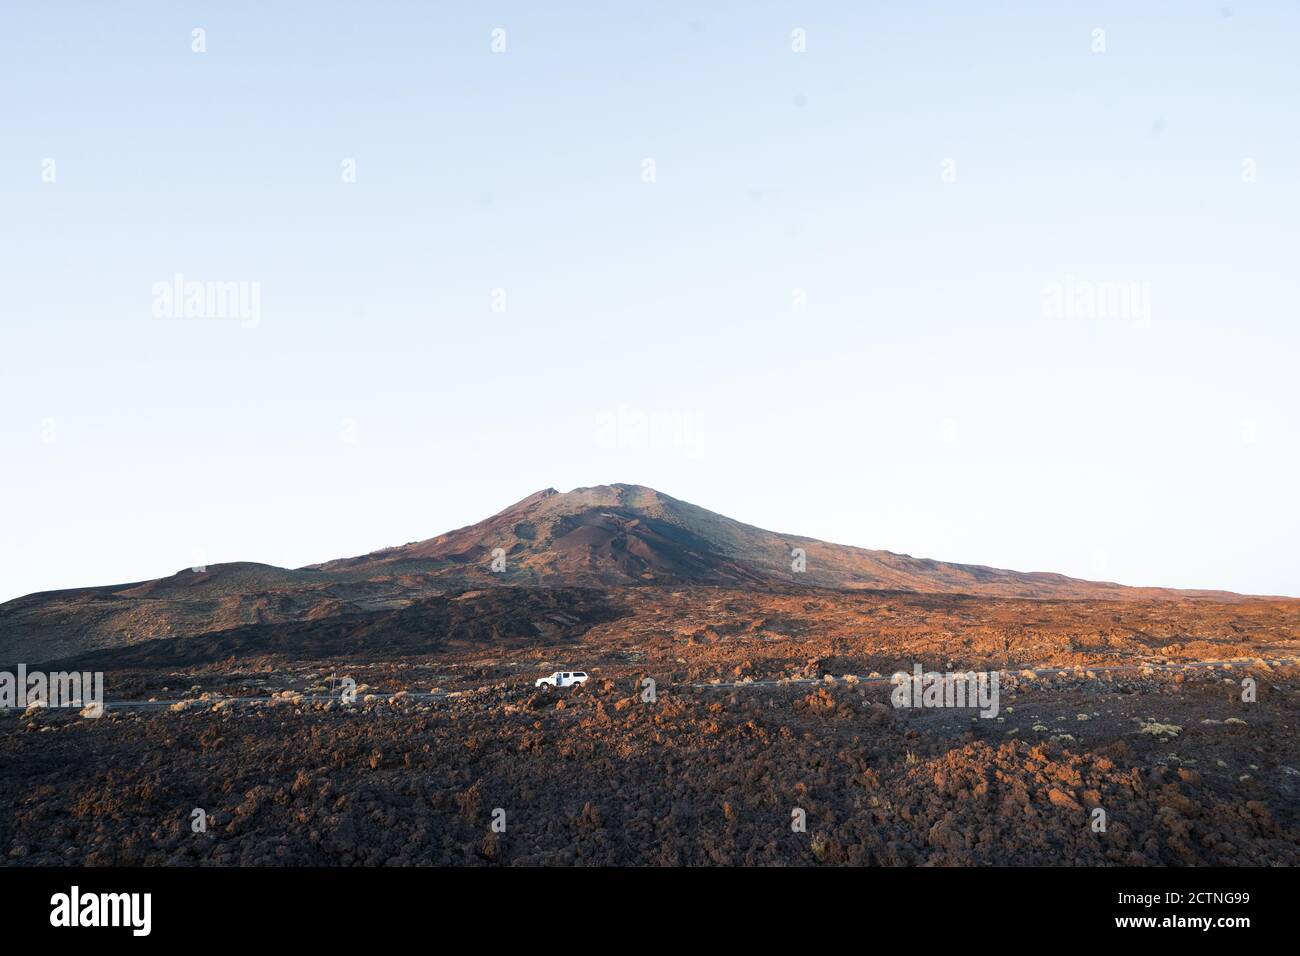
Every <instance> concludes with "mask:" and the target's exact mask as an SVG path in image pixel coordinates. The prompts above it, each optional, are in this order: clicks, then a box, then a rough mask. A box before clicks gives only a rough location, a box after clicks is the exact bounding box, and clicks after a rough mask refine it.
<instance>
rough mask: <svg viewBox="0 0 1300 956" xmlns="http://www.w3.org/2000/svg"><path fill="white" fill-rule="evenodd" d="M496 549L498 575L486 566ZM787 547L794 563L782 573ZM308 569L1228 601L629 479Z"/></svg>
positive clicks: (549, 494)
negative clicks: (863, 535) (1054, 569)
mask: <svg viewBox="0 0 1300 956" xmlns="http://www.w3.org/2000/svg"><path fill="white" fill-rule="evenodd" d="M498 548H499V549H501V551H503V552H504V555H505V571H504V572H501V573H499V574H497V573H493V572H492V571H491V561H492V552H493V550H494V549H498ZM795 548H800V549H802V550H803V551H804V556H805V562H806V569H805V570H804V571H803V572H796V571H794V570H793V568H792V565H793V555H792V552H793V550H794V549H795ZM312 570H319V571H327V572H335V573H339V572H346V573H350V574H357V573H363V574H366V575H374V574H395V573H399V572H402V571H406V572H408V573H409V572H413V571H417V570H418V571H420V572H423V573H426V574H432V575H438V576H447V577H452V578H457V579H464V580H466V581H471V580H473V581H478V580H496V581H498V582H507V583H520V584H589V585H590V584H607V585H614V584H638V583H642V584H644V583H655V584H682V583H702V584H728V585H742V586H746V585H748V586H756V587H765V588H770V587H790V586H795V587H798V586H810V587H823V588H836V589H842V590H858V589H871V590H901V591H917V592H922V593H963V594H977V595H984V596H992V597H1021V598H1025V597H1027V598H1058V599H1059V598H1081V599H1082V598H1089V599H1120V600H1122V599H1126V598H1151V597H1159V596H1161V595H1168V596H1171V597H1173V596H1177V597H1181V598H1187V597H1205V598H1214V599H1221V600H1234V599H1236V598H1237V597H1238V595H1234V594H1231V593H1229V592H1225V591H1173V590H1168V589H1160V588H1130V587H1124V586H1122V585H1119V584H1112V583H1106V582H1093V581H1083V580H1079V579H1077V578H1069V577H1065V576H1064V575H1060V574H1050V573H1044V572H1019V571H1004V570H1000V569H997V568H988V567H983V566H980V565H964V564H950V563H947V562H943V561H934V560H930V559H926V558H913V557H911V556H909V555H905V554H895V553H893V552H890V551H873V550H868V549H865V548H855V547H850V546H848V545H840V544H830V543H828V542H825V541H818V540H817V539H815V538H807V537H803V536H801V535H793V534H779V533H776V532H773V531H766V530H764V529H762V528H756V527H754V526H753V525H747V524H743V523H742V522H739V521H735V520H733V519H731V518H727V517H725V516H724V515H720V514H717V513H715V512H712V511H708V510H706V509H704V508H700V507H698V506H696V505H693V504H690V503H688V502H685V501H679V500H678V499H676V498H672V497H670V496H668V495H665V494H663V493H661V492H658V491H655V490H654V489H652V488H645V487H642V486H639V485H622V484H618V485H598V486H595V487H592V488H577V489H575V490H573V491H570V492H567V493H565V494H561V493H559V492H557V491H556V490H555V489H553V488H548V489H546V490H545V491H539V492H537V493H536V494H532V495H529V496H528V497H527V498H524V499H523V500H522V501H519V502H517V503H515V504H513V505H511V506H510V507H509V508H506V509H505V510H504V511H502V512H500V513H499V514H496V515H494V516H492V517H491V518H488V519H487V520H486V521H481V522H479V523H478V524H475V525H470V526H469V527H466V528H460V529H458V530H456V531H451V532H449V533H447V534H444V535H439V536H438V537H436V538H430V539H429V540H427V541H417V542H414V543H411V544H406V545H402V546H400V547H396V548H387V549H384V550H381V551H376V552H373V553H371V554H367V555H362V556H360V557H356V558H345V559H342V560H338V561H329V562H326V563H325V564H320V565H315V566H313V568H312Z"/></svg>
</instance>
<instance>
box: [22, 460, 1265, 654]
mask: <svg viewBox="0 0 1300 956" xmlns="http://www.w3.org/2000/svg"><path fill="white" fill-rule="evenodd" d="M795 549H800V550H801V551H802V565H800V563H799V557H800V556H799V554H798V553H797V552H796V551H795ZM801 566H802V570H797V568H799V567H801ZM502 585H505V586H521V587H530V586H531V587H604V588H611V587H626V586H654V585H665V586H673V587H681V586H719V587H732V588H746V589H754V590H759V591H789V590H791V589H795V590H798V589H804V588H808V589H830V590H836V591H899V592H912V593H920V594H953V595H972V596H978V597H988V598H1008V599H1010V598H1017V599H1035V600H1113V601H1127V600H1161V599H1178V600H1186V599H1199V600H1210V601H1221V602H1239V601H1243V600H1247V596H1244V595H1239V594H1235V593H1233V592H1229V591H1209V590H1176V589H1171V588H1141V587H1127V586H1124V585H1119V584H1115V583H1112V582H1096V581H1084V580H1081V579H1077V578H1070V577H1067V576H1065V575H1061V574H1055V573H1052V572H1037V571H1036V572H1020V571H1009V570H1004V569H1000V568H992V567H987V566H984V565H968V564H955V563H950V562H943V561H938V560H934V559H929V558H914V557H912V556H911V555H907V554H898V553H895V552H891V551H881V550H871V549H866V548H858V547H854V546H851V545H842V544H832V543H829V542H825V541H821V540H818V539H815V538H809V537H806V536H803V535H794V534H784V533H778V532H773V531H768V530H765V529H763V528H759V527H757V526H755V525H749V524H745V523H743V522H740V521H736V520H734V519H732V518H728V517H726V516H724V515H721V514H718V513H716V512H713V511H709V510H707V509H705V508H701V507H699V506H697V505H693V504H691V503H689V502H686V501H683V500H680V499H677V498H673V497H671V496H670V495H666V494H664V493H662V492H659V491H656V490H655V489H653V488H649V487H646V486H642V485H631V484H611V485H592V486H587V487H581V488H575V489H573V490H571V491H568V492H560V491H557V490H556V489H554V488H544V489H542V490H540V491H536V492H534V493H532V494H530V495H527V496H526V497H524V498H521V499H520V500H519V501H516V502H514V503H513V504H511V505H508V506H507V507H506V508H504V509H502V510H501V511H499V512H497V513H496V514H494V515H492V516H490V517H488V518H486V519H484V520H482V521H479V522H477V523H475V524H471V525H466V526H464V527H462V528H457V529H454V530H452V531H447V532H444V533H443V534H440V535H436V536H434V537H432V538H426V539H423V540H420V541H413V542H409V543H407V544H404V545H398V546H394V547H389V548H381V549H379V550H377V551H372V552H370V553H368V554H364V555H358V556H355V557H351V558H338V559H334V560H330V561H325V562H321V563H319V564H314V565H307V566H304V567H301V568H296V569H288V568H279V567H275V566H273V565H266V564H257V563H255V562H232V563H227V564H216V565H210V566H208V567H206V568H202V569H188V570H182V571H179V572H177V573H176V574H173V575H170V576H167V577H162V578H157V579H153V580H147V581H136V582H131V583H127V584H119V585H105V586H98V587H90V588H74V589H69V590H65V591H45V592H37V593H35V594H29V595H25V596H23V597H20V598H17V599H15V600H13V601H9V602H6V603H5V604H0V661H6V660H13V661H17V660H20V659H23V658H24V656H26V657H28V658H30V659H50V658H53V657H56V656H68V655H70V654H73V653H76V652H78V651H84V650H94V649H100V648H108V647H119V646H126V645H130V644H134V643H138V642H141V641H145V640H151V639H157V638H163V637H176V636H192V635H196V634H203V633H210V632H215V631H220V630H227V629H230V628H233V627H239V626H242V625H247V624H278V623H288V622H293V621H310V620H321V619H325V618H329V617H333V616H337V615H340V614H359V613H376V612H385V611H393V610H396V609H400V608H403V607H406V606H409V605H410V604H412V603H414V602H416V601H419V600H422V599H425V598H428V597H430V596H433V595H439V594H448V593H453V592H456V591H458V590H462V591H463V590H467V589H472V588H476V587H487V586H492V587H496V586H502ZM33 651H39V652H40V653H39V655H38V654H34V653H33Z"/></svg>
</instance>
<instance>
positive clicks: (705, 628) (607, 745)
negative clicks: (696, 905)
mask: <svg viewBox="0 0 1300 956" xmlns="http://www.w3.org/2000/svg"><path fill="white" fill-rule="evenodd" d="M496 548H500V549H502V551H504V552H505V555H506V570H505V571H503V572H500V573H496V572H493V571H492V570H491V561H492V552H493V549H496ZM791 548H803V549H804V550H805V551H806V555H807V571H806V572H802V573H796V572H793V571H792V570H791V562H790V550H791ZM0 649H2V650H0V659H12V660H14V661H19V660H22V661H26V662H28V663H29V664H30V665H31V666H36V664H35V663H34V662H39V661H46V662H55V663H51V664H50V669H60V668H71V667H76V668H78V669H90V670H102V671H104V672H105V675H106V676H105V683H106V689H107V697H108V699H109V701H110V706H109V709H108V712H107V714H106V715H105V716H104V717H102V718H99V719H91V718H83V717H80V716H78V714H77V711H76V710H54V709H41V708H32V709H30V710H28V711H25V712H19V711H17V710H12V711H10V712H9V713H8V714H7V715H3V716H0V859H3V860H4V861H5V862H7V863H10V864H18V865H38V864H54V863H90V864H129V863H143V864H184V865H190V864H238V863H245V864H290V865H295V864H331V865H333V864H343V865H353V864H365V865H380V864H418V863H441V864H476V865H477V864H566V863H603V864H651V865H660V864H727V863H743V864H800V865H804V864H806V865H817V864H835V863H849V864H872V865H936V864H938V865H950V864H982V863H1009V864H1048V865H1070V864H1073V865H1112V864H1143V865H1160V864H1175V865H1181V864H1230V865H1270V864H1296V863H1300V772H1298V771H1300V737H1298V735H1297V729H1298V728H1297V712H1298V711H1297V704H1300V671H1298V670H1297V662H1300V602H1296V601H1294V600H1288V599H1280V598H1250V597H1243V596H1240V595H1230V594H1224V593H1221V592H1176V591H1160V590H1148V589H1140V590H1138V589H1128V588H1122V587H1120V586H1118V585H1113V584H1095V583H1091V582H1084V581H1077V580H1073V579H1069V578H1063V577H1060V576H1056V575H1043V574H1021V573H1016V572H1009V571H997V570H993V569H987V568H978V567H969V566H960V565H949V564H942V563H940V562H931V561H922V560H918V559H914V558H909V557H906V556H901V555H895V554H891V553H889V552H880V551H863V550H860V549H854V548H847V547H843V546H838V545H828V544H824V543H821V542H816V541H812V540H810V539H803V538H797V537H794V536H788V535H776V534H773V533H770V532H765V531H762V530H761V529H756V528H750V527H748V526H745V525H740V524H738V523H736V522H731V521H729V519H726V518H723V517H721V516H719V515H714V514H712V513H710V512H706V511H703V510H702V509H698V508H694V507H693V506H691V505H687V504H685V503H684V502H679V501H676V500H675V499H671V498H668V497H667V496H664V495H660V494H658V493H656V492H653V491H650V490H649V489H643V488H636V487H634V486H609V487H602V488H595V489H580V490H578V491H576V492H571V493H569V494H568V495H560V494H556V493H554V492H550V491H548V492H542V493H539V494H537V495H534V496H531V497H530V498H528V499H525V500H524V501H522V502H520V503H519V504H517V505H515V506H513V507H512V508H510V509H507V510H506V511H504V512H502V513H501V514H499V515H497V516H495V517H493V518H491V519H488V521H486V522H483V523H482V524H479V525H475V526H473V527H471V528H467V529H462V530H460V531H456V532H451V533H450V534H447V535H442V536H440V537H438V538H434V539H431V540H429V541H424V542H419V543H417V544H413V545H407V546H404V547H401V548H394V549H388V550H385V551H380V552H376V553H374V554H371V555H367V556H364V557H360V558H353V559H346V560H342V561H333V562H328V563H326V564H322V565H319V566H316V567H314V568H309V569H303V570H300V571H284V570H280V569H273V568H268V567H266V566H263V565H225V566H216V567H213V568H210V569H207V570H205V571H202V572H191V571H185V572H181V573H180V574H178V575H176V576H174V577H172V578H167V579H163V580H160V581H155V582H146V583H143V584H135V585H128V586H123V587H117V588H112V587H109V588H96V589H84V590H79V591H73V592H53V593H47V594H42V595H32V596H29V597H27V598H23V599H20V600H19V601H15V602H10V604H7V605H4V606H0ZM60 661H61V663H58V662H60ZM914 663H920V664H921V665H922V666H923V667H924V668H925V669H927V670H941V671H947V670H954V671H958V670H960V671H967V670H977V671H996V672H997V673H998V675H999V679H1000V690H1001V693H1000V700H999V711H998V714H997V716H996V717H988V718H984V717H980V716H979V715H978V713H977V711H975V710H972V709H968V708H967V709H957V708H932V709H914V708H899V707H895V706H893V703H892V701H891V696H890V692H891V690H892V689H893V688H892V686H891V684H890V683H889V680H888V678H889V676H890V675H891V674H893V673H894V672H895V671H898V670H904V671H908V672H910V671H911V670H912V666H913V664H914ZM575 668H581V669H583V670H586V671H587V672H589V673H590V674H591V675H592V679H591V681H590V682H589V683H588V684H587V685H586V686H584V687H579V688H576V689H572V690H558V691H557V690H550V691H538V690H536V689H535V688H534V687H533V682H534V680H535V679H536V678H537V677H540V676H544V675H546V674H549V673H551V672H552V671H555V670H564V669H575ZM345 677H348V678H352V679H353V680H354V681H355V682H356V684H357V685H358V696H357V699H356V701H355V702H354V703H345V702H344V701H343V700H342V699H341V698H340V696H339V680H340V679H342V678H345ZM647 678H648V679H650V680H652V681H653V682H654V685H653V686H654V695H653V699H648V697H649V695H648V693H647V689H648V685H647V684H646V679H647ZM1243 681H1247V682H1249V684H1250V685H1251V686H1253V688H1254V690H1255V693H1254V695H1253V699H1250V698H1251V695H1250V694H1243ZM1243 697H1245V698H1246V699H1243ZM195 808H201V809H204V810H205V811H206V813H207V815H208V828H207V831H206V832H203V833H195V832H192V829H191V818H192V812H193V810H194V809H195ZM796 808H797V809H799V810H802V811H803V812H804V815H805V817H806V821H807V825H806V829H805V830H803V831H802V832H796V831H795V830H793V829H792V827H791V821H792V816H791V814H792V811H794V810H795V809H796ZM1097 808H1100V809H1102V810H1103V811H1104V813H1105V819H1106V827H1105V830H1104V831H1098V830H1097V829H1096V828H1095V827H1094V826H1093V825H1092V824H1093V822H1094V821H1095V819H1096V817H1095V815H1094V813H1093V811H1094V810H1095V809H1097ZM497 810H500V811H503V812H504V820H505V830H504V832H497V831H496V830H494V829H493V828H492V821H493V819H494V811H497ZM497 818H498V819H500V815H498V816H497Z"/></svg>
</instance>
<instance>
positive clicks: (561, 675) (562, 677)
mask: <svg viewBox="0 0 1300 956" xmlns="http://www.w3.org/2000/svg"><path fill="white" fill-rule="evenodd" d="M586 682H587V672H586V671H556V672H555V673H554V674H552V675H551V676H550V677H539V678H537V682H536V683H535V684H534V685H533V686H534V687H572V686H573V685H574V684H585V683H586Z"/></svg>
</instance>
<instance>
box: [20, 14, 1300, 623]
mask: <svg viewBox="0 0 1300 956" xmlns="http://www.w3.org/2000/svg"><path fill="white" fill-rule="evenodd" d="M196 31H200V32H196ZM1298 47H1300V4H1298V3H1295V2H1289V0H1270V2H1254V3H1236V2H1229V3H1228V4H1227V5H1225V3H1224V2H1223V0H1220V2H1216V3H1206V2H1192V0H1179V2H1173V0H1170V2H1144V3H1141V4H1134V3H1132V2H1113V3H1112V2H1053V3H1050V4H1045V3H1041V2H1031V0H1025V2H1007V3H1000V4H996V5H989V4H971V3H960V2H956V0H952V2H947V3H937V2H923V0H921V2H918V0H908V2H901V0H900V2H871V3H863V2H824V3H814V2H808V3H765V2H753V0H750V2H735V3H730V2H716V3H692V4H686V3H674V2H664V3H654V4H616V5H611V4H598V3H576V2H575V3H548V4H537V3H491V2H487V3H483V2H478V3H470V2H464V3H437V4H433V3H417V2H402V3H398V2H382V0H378V2H367V3H350V4H345V3H337V2H312V3H306V2H303V3H283V2H221V3H217V2H208V3H190V2H169V3H163V2H123V3H116V4H111V5H110V4H102V3H73V2H57V0H56V2H50V3H41V4H24V5H21V7H19V6H18V5H15V6H13V7H11V8H9V9H8V10H7V11H6V14H5V26H4V29H3V30H0V290H2V291H3V308H2V310H0V503H2V504H0V514H2V516H3V523H2V524H0V600H7V599H10V598H13V597H17V596H19V595H22V594H26V593H30V592H34V591H43V590H51V589H56V588H68V587H78V586H87V585H98V584H110V583H116V582H124V581H136V580H143V579H149V578H154V577H159V576H164V575H168V574H172V573H175V572H176V571H178V570H180V569H182V568H186V567H190V566H195V565H204V564H211V563H217V562H224V561H236V560H250V561H261V562H265V563H268V564H275V565H280V566H288V567H297V566H301V565H304V564H308V563H313V562H317V561H323V560H327V559H331V558H337V557H344V556H349V555H354V554H362V553H366V552H369V551H371V550H374V549H376V548H380V547H384V546H389V545H395V544H401V543H405V542H407V541H413V540H419V539H423V538H428V537H432V536H434V535H436V534H439V533H442V532H444V531H447V530H450V529H452V528H456V527H461V526H464V525H467V524H471V523H473V522H476V521H478V520H481V519H482V518H485V517H487V516H488V515H490V514H493V513H495V512H497V511H499V510H501V509H502V508H504V507H505V506H507V505H508V504H510V503H512V502H514V501H516V500H518V499H520V498H523V497H524V496H526V495H528V494H530V493H532V492H535V491H537V490H539V489H542V488H547V487H554V488H557V489H559V490H561V491H566V490H569V489H571V488H574V487H580V486H587V485H595V484H603V483H610V482H628V483H635V484H643V485H649V486H651V487H654V488H657V489H659V490H660V491H662V492H664V493H666V494H669V495H672V496H674V497H677V498H681V499H684V500H687V501H690V502H692V503H694V504H698V505H700V506H702V507H705V508H709V509H712V510H714V511H718V512H721V513H723V514H726V515H729V516H731V517H734V518H737V519H739V520H742V521H745V522H748V523H750V524H755V525H759V526H761V527H765V528H769V529H772V530H775V531H780V532H785V533H793V534H804V535H809V536H812V537H817V538H822V539H825V540H829V541H834V542H839V543H844V544H853V545H858V546H862V547H868V548H882V549H887V550H891V551H896V552H902V553H908V554H913V555H917V556H925V557H932V558H938V559H942V560H947V561H958V562H964V563H976V564H985V565H992V566H995V567H1005V568H1012V569H1015V570H1021V571H1035V570H1038V571H1057V572H1061V573H1065V574H1070V575H1074V576H1078V577H1085V578H1092V579H1101V580H1111V581H1119V582H1121V583H1124V584H1134V585H1151V586H1170V587H1194V588H1202V587H1212V588H1226V589H1230V590H1236V591H1242V592H1248V593H1262V594H1288V595H1300V561H1297V560H1296V544H1295V542H1296V541H1297V538H1298V537H1300V519H1298V518H1297V514H1298V513H1300V509H1298V508H1297V505H1296V491H1295V489H1296V486H1297V481H1296V474H1297V472H1298V471H1300V443H1298V440H1297V439H1298V435H1297V426H1298V422H1297V413H1298V412H1300V384H1297V375H1296V364H1297V363H1296V359H1297V354H1298V351H1300V349H1298V346H1300V331H1298V328H1297V320H1298V319H1300V276H1298V274H1297V268H1296V267H1297V261H1298V252H1300V124H1298V123H1297V116H1300V111H1297V99H1300V55H1298V49H1297V48H1298ZM177 277H180V278H179V279H178V278H177ZM177 287H179V290H180V293H181V294H180V295H179V296H177V295H173V294H172V293H171V290H173V289H175V288H177ZM228 293H231V294H229V295H228ZM241 296H242V297H241Z"/></svg>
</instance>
